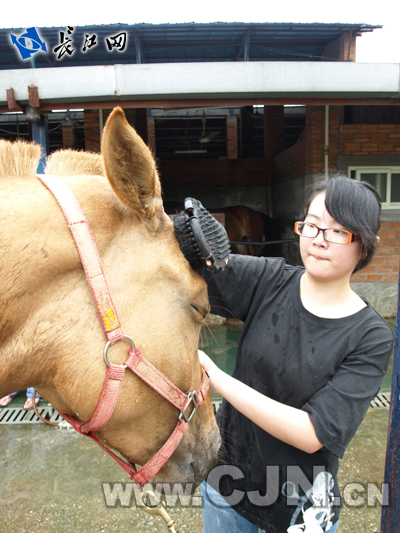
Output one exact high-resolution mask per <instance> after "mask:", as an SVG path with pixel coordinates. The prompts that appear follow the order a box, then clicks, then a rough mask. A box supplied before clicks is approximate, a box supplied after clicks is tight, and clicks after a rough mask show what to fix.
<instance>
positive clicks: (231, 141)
mask: <svg viewBox="0 0 400 533" xmlns="http://www.w3.org/2000/svg"><path fill="white" fill-rule="evenodd" d="M226 140H227V156H228V159H237V158H238V135H237V118H236V116H235V115H228V116H227V117H226Z"/></svg>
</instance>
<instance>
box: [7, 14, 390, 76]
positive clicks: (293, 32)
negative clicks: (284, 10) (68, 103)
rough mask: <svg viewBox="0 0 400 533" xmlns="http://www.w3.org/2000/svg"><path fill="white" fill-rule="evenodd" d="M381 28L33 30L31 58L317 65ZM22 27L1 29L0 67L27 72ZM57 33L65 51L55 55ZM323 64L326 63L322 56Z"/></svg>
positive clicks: (38, 61)
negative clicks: (330, 51)
mask: <svg viewBox="0 0 400 533" xmlns="http://www.w3.org/2000/svg"><path fill="white" fill-rule="evenodd" d="M380 27H381V26H373V25H369V24H340V23H337V24H322V23H312V24H299V23H243V22H237V23H222V22H216V23H210V24H198V23H185V24H157V25H155V24H110V25H93V26H75V27H74V28H73V30H71V33H70V34H68V32H67V27H51V28H49V27H46V28H40V27H37V28H36V29H37V31H38V33H39V36H40V37H41V39H42V40H43V41H44V42H45V43H46V48H47V52H43V51H40V52H38V53H35V54H34V55H33V56H32V57H33V58H34V60H35V66H36V67H37V68H46V67H64V66H68V67H71V66H85V65H110V64H134V63H181V62H209V61H212V62H214V61H244V60H249V61H285V60H287V61H297V60H298V61H319V60H321V56H322V53H323V51H324V50H325V48H326V46H327V45H328V44H329V43H330V42H332V41H335V40H336V39H338V38H339V37H340V36H341V35H343V33H344V32H350V31H351V32H352V34H353V35H360V34H362V33H364V32H370V31H373V30H374V29H377V28H380ZM25 31H26V28H20V29H1V30H0V69H19V68H31V62H30V60H29V59H25V60H22V59H21V57H20V54H19V52H18V49H17V47H16V45H15V44H13V43H12V41H11V37H10V36H11V35H14V36H15V38H16V39H17V40H18V39H20V41H22V44H25V45H26V46H27V47H28V48H29V47H30V46H31V45H30V43H29V42H28V43H24V40H23V39H21V36H22V35H23V34H24V32H25ZM61 32H63V34H64V43H65V44H68V46H69V50H70V51H72V53H71V54H69V52H65V53H64V55H63V56H62V57H59V55H60V50H58V51H55V50H56V49H57V47H58V46H60V44H61ZM118 34H126V36H127V42H126V46H125V49H124V50H123V51H120V50H119V49H118V47H117V46H114V47H113V48H112V49H111V50H109V49H108V46H107V41H106V39H111V38H112V37H115V36H116V35H118ZM85 36H87V37H88V38H89V39H90V38H91V37H92V36H96V39H95V40H96V45H93V46H92V47H90V48H89V47H88V48H87V49H86V51H83V50H82V48H83V47H84V43H85ZM67 39H70V41H67ZM325 60H327V59H326V58H325Z"/></svg>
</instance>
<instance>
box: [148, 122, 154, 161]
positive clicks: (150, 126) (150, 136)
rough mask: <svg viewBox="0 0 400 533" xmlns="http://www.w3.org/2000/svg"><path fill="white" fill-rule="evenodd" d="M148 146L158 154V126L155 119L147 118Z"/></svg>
mask: <svg viewBox="0 0 400 533" xmlns="http://www.w3.org/2000/svg"><path fill="white" fill-rule="evenodd" d="M147 146H148V147H149V148H150V150H151V151H152V152H153V154H155V153H156V124H155V121H154V117H147Z"/></svg>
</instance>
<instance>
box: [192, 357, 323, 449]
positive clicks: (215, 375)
mask: <svg viewBox="0 0 400 533" xmlns="http://www.w3.org/2000/svg"><path fill="white" fill-rule="evenodd" d="M199 358H200V364H201V366H202V367H203V368H204V370H205V371H206V372H207V374H208V376H209V378H210V390H211V391H212V392H214V393H216V394H220V395H221V396H223V397H224V398H225V399H226V400H227V401H228V402H229V403H230V404H231V405H232V406H233V407H235V409H237V410H238V411H239V412H241V413H242V414H243V415H244V416H246V417H247V418H249V419H250V420H251V421H252V422H254V423H255V424H257V426H259V427H260V428H261V429H263V430H264V431H266V432H267V433H269V434H270V435H272V436H273V437H275V438H277V439H279V440H281V441H283V442H285V443H286V444H290V445H291V446H294V447H295V448H299V449H300V450H303V451H304V452H307V453H315V452H316V451H318V450H319V449H320V448H322V447H323V444H322V443H321V442H320V441H319V440H318V438H317V435H316V432H315V428H314V425H313V423H312V422H311V420H310V417H309V416H308V414H307V413H306V412H305V411H302V410H301V409H296V408H294V407H290V406H288V405H285V404H283V403H280V402H276V401H275V400H272V399H271V398H268V396H264V395H263V394H261V393H259V392H257V391H256V390H254V389H252V388H250V387H248V386H247V385H245V384H244V383H242V382H241V381H238V380H237V379H235V378H232V377H231V376H229V375H228V374H226V373H225V372H223V371H222V370H221V369H219V368H218V367H217V365H216V364H215V363H213V361H212V360H211V359H210V358H209V357H208V355H206V354H205V353H204V352H202V351H200V350H199Z"/></svg>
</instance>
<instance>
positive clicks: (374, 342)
mask: <svg viewBox="0 0 400 533" xmlns="http://www.w3.org/2000/svg"><path fill="white" fill-rule="evenodd" d="M381 321H382V322H381V324H379V325H377V326H375V327H374V328H372V329H368V331H367V332H366V334H365V335H364V337H363V339H362V342H361V343H360V345H359V346H358V348H357V349H356V350H355V351H354V352H352V353H351V354H349V355H347V356H346V357H345V359H344V360H343V362H342V364H341V365H340V367H339V368H338V370H337V371H336V373H335V375H334V376H333V377H332V379H331V380H330V381H328V383H327V384H326V385H325V386H324V387H323V388H322V389H320V390H319V391H318V392H317V393H315V394H314V395H313V396H312V397H311V398H310V399H309V400H308V402H307V403H306V404H305V405H304V406H303V408H302V409H303V410H304V411H306V412H307V413H308V414H309V416H310V419H311V421H312V422H313V424H314V427H315V431H316V434H317V437H318V439H319V441H320V442H321V443H322V444H323V445H324V446H325V447H326V448H327V449H328V450H329V451H330V452H332V453H333V454H335V455H336V456H337V457H343V454H344V452H345V449H346V447H347V445H348V444H349V442H350V440H351V439H352V438H353V436H354V434H355V432H356V431H357V428H358V427H359V425H360V424H361V422H362V420H363V418H364V416H365V414H366V412H367V410H368V407H369V405H370V402H371V400H372V399H373V397H374V396H375V394H376V393H377V392H378V391H379V387H380V385H381V382H382V379H383V377H384V375H385V373H386V371H387V367H388V364H389V359H390V355H391V352H392V349H393V333H392V330H391V329H390V327H389V326H388V325H387V324H386V323H385V322H384V321H383V319H381Z"/></svg>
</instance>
